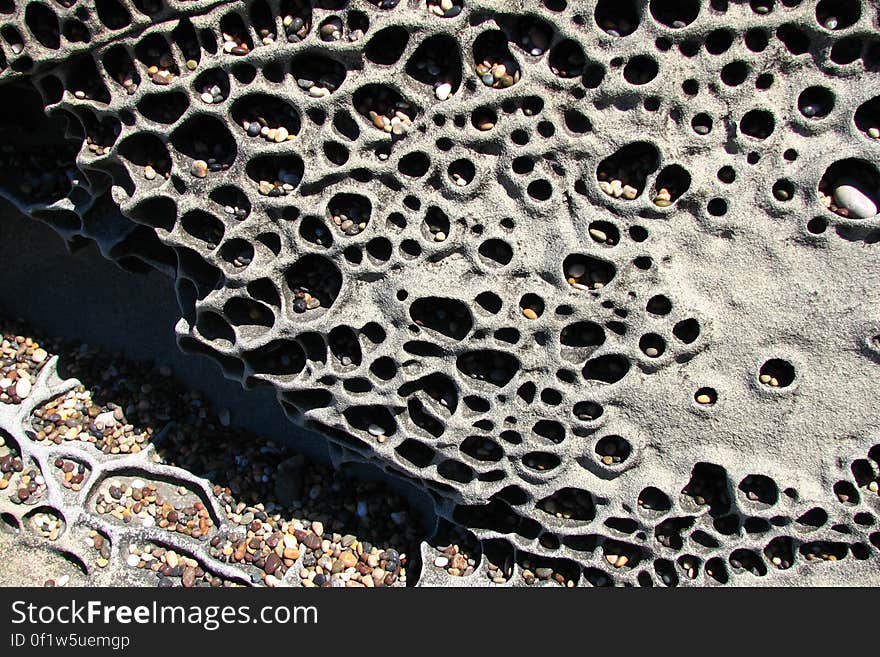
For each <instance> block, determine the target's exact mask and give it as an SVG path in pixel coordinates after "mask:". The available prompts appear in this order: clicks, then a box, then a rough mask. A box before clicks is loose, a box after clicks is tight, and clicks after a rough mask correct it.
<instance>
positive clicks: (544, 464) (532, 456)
mask: <svg viewBox="0 0 880 657" xmlns="http://www.w3.org/2000/svg"><path fill="white" fill-rule="evenodd" d="M561 462H562V461H561V460H560V458H559V457H558V456H556V454H550V453H549V452H529V453H528V454H525V455H523V457H522V464H523V465H524V466H525V467H527V468H528V469H530V470H537V471H538V472H549V471H550V470H553V469H555V468H557V467H558V466H559V464H560V463H561Z"/></svg>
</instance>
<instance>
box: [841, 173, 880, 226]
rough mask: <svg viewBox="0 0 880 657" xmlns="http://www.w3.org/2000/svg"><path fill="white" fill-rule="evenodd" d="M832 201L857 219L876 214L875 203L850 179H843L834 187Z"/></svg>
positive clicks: (867, 217)
mask: <svg viewBox="0 0 880 657" xmlns="http://www.w3.org/2000/svg"><path fill="white" fill-rule="evenodd" d="M834 202H835V203H837V205H839V206H840V207H842V208H846V209H847V210H849V213H850V215H852V216H853V217H856V218H857V219H869V218H870V217H873V216H875V215H876V214H877V204H876V203H874V201H873V200H871V198H870V197H869V196H868V195H867V194H865V193H864V192H863V191H862V190H861V189H859V188H858V187H857V186H856V185H855V184H853V183H852V181H844V182H843V184H840V185H838V186H837V187H835V188H834Z"/></svg>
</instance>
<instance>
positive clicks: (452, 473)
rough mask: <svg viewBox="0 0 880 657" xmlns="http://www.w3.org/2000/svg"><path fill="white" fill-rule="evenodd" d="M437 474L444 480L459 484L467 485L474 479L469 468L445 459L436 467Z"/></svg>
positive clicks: (459, 462)
mask: <svg viewBox="0 0 880 657" xmlns="http://www.w3.org/2000/svg"><path fill="white" fill-rule="evenodd" d="M437 474H439V475H440V476H441V477H443V478H444V479H449V480H450V481H456V482H458V483H460V484H466V483H469V482H470V481H472V480H473V478H474V471H473V469H472V468H471V467H470V466H468V465H465V464H464V463H462V462H461V461H456V460H454V459H447V460H446V461H443V462H442V463H441V464H440V465H438V466H437Z"/></svg>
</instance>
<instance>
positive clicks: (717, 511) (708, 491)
mask: <svg viewBox="0 0 880 657" xmlns="http://www.w3.org/2000/svg"><path fill="white" fill-rule="evenodd" d="M682 494H683V495H686V496H687V497H689V498H690V500H691V502H692V503H693V504H696V505H697V506H708V507H709V513H710V515H711V516H712V517H713V518H718V517H720V516H723V515H724V514H726V513H728V512H729V511H730V494H729V481H728V479H727V472H726V470H725V469H724V468H722V467H721V466H718V465H714V464H712V463H697V464H696V465H695V466H694V468H693V470H691V478H690V481H689V482H688V483H687V485H686V486H685V487H684V488H683V489H682Z"/></svg>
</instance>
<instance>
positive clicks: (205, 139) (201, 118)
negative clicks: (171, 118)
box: [170, 114, 237, 178]
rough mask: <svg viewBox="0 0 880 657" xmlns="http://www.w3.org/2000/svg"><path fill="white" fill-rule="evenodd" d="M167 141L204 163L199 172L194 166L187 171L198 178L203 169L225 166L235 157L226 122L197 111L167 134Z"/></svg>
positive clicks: (182, 152)
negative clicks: (168, 138)
mask: <svg viewBox="0 0 880 657" xmlns="http://www.w3.org/2000/svg"><path fill="white" fill-rule="evenodd" d="M170 141H171V145H172V146H174V148H175V150H177V151H178V152H179V153H181V154H183V155H185V156H186V157H188V158H190V159H192V160H203V161H204V162H205V163H206V165H207V166H206V167H205V169H206V171H204V172H203V173H201V172H200V173H197V172H196V167H195V165H193V169H192V170H191V171H190V172H187V173H192V175H195V176H197V177H200V178H202V177H204V176H205V175H207V172H218V171H223V170H225V169H228V168H229V166H230V165H231V164H232V162H233V161H234V160H235V155H236V150H237V147H236V144H235V139H234V138H233V137H232V134H231V133H230V132H229V130H228V128H227V127H226V125H225V124H224V123H222V122H221V121H220V120H218V119H216V118H214V117H210V116H206V115H201V114H197V115H195V116H193V117H192V118H189V119H187V120H186V121H185V122H184V123H183V124H182V125H180V126H179V127H178V128H176V129H175V130H174V132H172V133H171V137H170Z"/></svg>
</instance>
